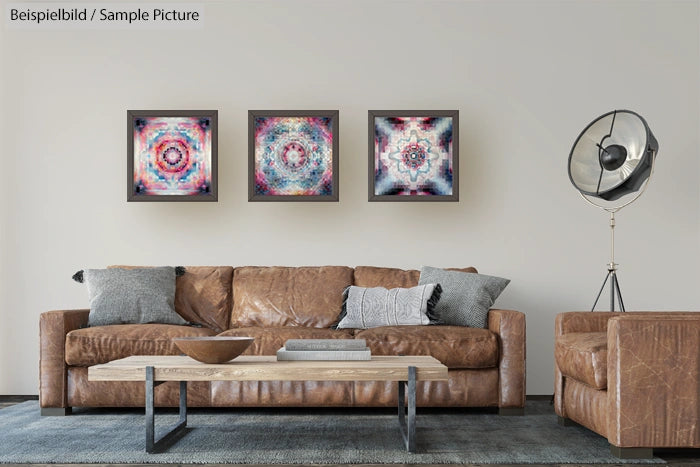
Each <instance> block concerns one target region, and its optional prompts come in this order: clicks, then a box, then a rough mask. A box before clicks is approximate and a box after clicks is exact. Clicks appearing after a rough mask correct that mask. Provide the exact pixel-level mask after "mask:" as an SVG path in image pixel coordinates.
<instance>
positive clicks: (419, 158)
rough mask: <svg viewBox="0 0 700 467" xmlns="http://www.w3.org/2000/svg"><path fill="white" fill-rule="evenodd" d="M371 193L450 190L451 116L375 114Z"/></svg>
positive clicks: (424, 193) (385, 193)
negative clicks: (372, 189) (392, 115)
mask: <svg viewBox="0 0 700 467" xmlns="http://www.w3.org/2000/svg"><path fill="white" fill-rule="evenodd" d="M374 154H375V155H374V158H375V160H374V167H375V169H374V194H375V195H407V196H409V195H423V196H430V195H451V194H452V117H375V120H374Z"/></svg>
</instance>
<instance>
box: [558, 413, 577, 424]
mask: <svg viewBox="0 0 700 467" xmlns="http://www.w3.org/2000/svg"><path fill="white" fill-rule="evenodd" d="M557 423H558V424H559V425H561V426H576V425H578V423H576V422H575V421H573V420H571V419H570V418H566V417H560V416H559V415H557Z"/></svg>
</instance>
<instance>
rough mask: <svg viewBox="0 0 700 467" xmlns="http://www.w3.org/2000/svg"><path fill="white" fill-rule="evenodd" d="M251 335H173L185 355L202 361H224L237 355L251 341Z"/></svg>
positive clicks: (174, 340)
mask: <svg viewBox="0 0 700 467" xmlns="http://www.w3.org/2000/svg"><path fill="white" fill-rule="evenodd" d="M253 340H254V339H253V338H252V337H216V336H211V337H174V338H173V342H174V343H175V345H176V346H177V347H178V348H179V349H180V350H182V351H183V352H184V353H185V354H186V355H187V356H189V357H191V358H193V359H195V360H197V361H199V362H203V363H225V362H228V361H230V360H233V359H234V358H236V357H238V356H239V355H240V354H242V353H243V351H244V350H245V349H247V348H248V346H249V345H250V344H252V343H253Z"/></svg>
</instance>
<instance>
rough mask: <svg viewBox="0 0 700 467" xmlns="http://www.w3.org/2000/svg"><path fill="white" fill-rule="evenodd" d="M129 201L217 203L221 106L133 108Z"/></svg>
mask: <svg viewBox="0 0 700 467" xmlns="http://www.w3.org/2000/svg"><path fill="white" fill-rule="evenodd" d="M126 115H127V140H126V146H127V196H126V198H127V201H216V200H217V136H218V135H217V133H218V130H217V118H218V111H216V110H127V113H126Z"/></svg>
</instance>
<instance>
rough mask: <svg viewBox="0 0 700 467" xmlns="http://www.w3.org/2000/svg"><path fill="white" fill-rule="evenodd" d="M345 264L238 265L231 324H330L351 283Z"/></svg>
mask: <svg viewBox="0 0 700 467" xmlns="http://www.w3.org/2000/svg"><path fill="white" fill-rule="evenodd" d="M352 278H353V270H352V268H349V267H345V266H319V267H280V266H274V267H263V266H246V267H240V268H236V269H235V271H234V273H233V312H232V313H231V327H232V328H236V327H248V326H306V327H314V328H328V327H330V326H331V325H332V324H334V323H335V322H336V321H337V319H338V315H339V314H340V311H341V309H342V306H343V291H344V290H345V289H346V288H347V287H349V286H350V285H352Z"/></svg>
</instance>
